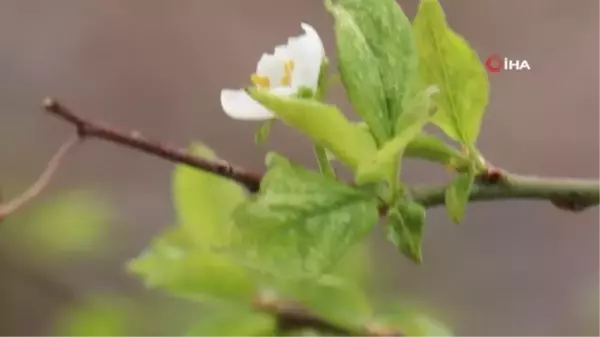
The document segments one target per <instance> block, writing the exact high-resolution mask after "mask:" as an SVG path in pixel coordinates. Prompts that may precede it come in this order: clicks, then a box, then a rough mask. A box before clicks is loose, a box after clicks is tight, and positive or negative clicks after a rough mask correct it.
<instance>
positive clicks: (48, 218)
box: [3, 190, 115, 261]
mask: <svg viewBox="0 0 600 337" xmlns="http://www.w3.org/2000/svg"><path fill="white" fill-rule="evenodd" d="M112 206H113V205H111V204H110V203H108V202H107V201H106V200H104V199H103V198H101V197H100V196H98V195H95V194H93V193H90V192H86V191H77V190H73V191H65V192H61V193H59V194H57V195H55V196H53V197H51V198H49V199H48V200H46V201H44V202H43V203H42V204H41V205H39V206H37V207H36V208H33V209H32V210H31V212H30V213H26V215H25V216H24V217H23V218H22V220H23V221H16V222H7V223H6V224H5V225H6V226H5V227H3V228H5V230H6V231H7V232H6V235H7V236H10V240H13V241H14V242H17V243H18V244H19V246H20V247H22V248H24V249H26V250H27V251H28V254H30V255H33V256H34V257H35V258H38V259H41V260H54V261H58V260H63V259H69V260H71V259H73V258H83V259H86V258H89V257H90V256H93V255H96V254H99V253H103V252H105V248H106V247H107V240H108V234H109V230H110V224H111V222H112V221H113V220H114V215H115V211H114V209H113V207H112Z"/></svg>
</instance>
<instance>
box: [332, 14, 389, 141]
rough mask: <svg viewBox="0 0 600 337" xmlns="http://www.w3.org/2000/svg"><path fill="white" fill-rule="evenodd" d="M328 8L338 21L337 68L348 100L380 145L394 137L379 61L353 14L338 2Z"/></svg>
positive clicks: (336, 34) (336, 22) (336, 23)
mask: <svg viewBox="0 0 600 337" xmlns="http://www.w3.org/2000/svg"><path fill="white" fill-rule="evenodd" d="M329 11H330V12H331V14H332V15H333V18H334V20H335V37H336V45H337V52H338V67H339V72H340V75H341V78H342V82H343V83H344V87H345V88H346V92H347V94H348V99H349V100H350V102H351V103H352V106H353V107H354V110H355V111H356V113H358V114H359V115H360V116H361V117H362V118H363V120H364V121H365V122H366V123H367V124H368V125H369V127H370V129H371V132H372V133H373V136H374V137H375V139H376V140H377V142H378V143H379V144H381V143H383V142H385V141H386V140H388V139H389V138H390V137H391V135H392V132H391V131H392V130H391V126H390V122H389V117H388V111H387V105H386V100H385V92H384V87H383V83H382V81H381V76H380V68H379V61H378V60H377V58H376V57H375V55H374V54H373V51H372V50H371V49H370V48H369V44H368V43H367V40H366V39H365V36H363V33H362V32H361V30H360V27H359V26H358V25H357V24H356V22H354V18H353V17H352V15H351V14H350V13H349V12H348V11H347V10H346V9H345V8H343V7H341V6H337V5H333V6H331V7H330V8H329Z"/></svg>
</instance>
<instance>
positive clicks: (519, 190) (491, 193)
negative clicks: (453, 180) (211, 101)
mask: <svg viewBox="0 0 600 337" xmlns="http://www.w3.org/2000/svg"><path fill="white" fill-rule="evenodd" d="M44 109H45V110H46V111H47V112H48V113H51V114H53V115H55V116H57V117H59V118H61V119H62V120H64V121H66V122H68V123H71V124H73V125H74V126H75V127H76V128H77V132H78V134H79V136H80V137H82V138H85V137H89V138H98V139H103V140H106V141H109V142H113V143H116V144H119V145H123V146H126V147H130V148H133V149H136V150H139V151H142V152H146V153H149V154H152V155H155V156H158V157H161V158H163V159H166V160H169V161H172V162H176V163H182V164H187V165H189V166H191V167H194V168H197V169H199V170H202V171H207V172H211V173H214V174H216V175H218V176H221V177H224V178H227V179H231V180H234V181H236V182H238V183H240V184H242V185H244V186H245V187H246V188H247V189H248V190H249V191H250V192H252V193H255V192H257V191H258V190H259V187H260V180H261V178H262V175H260V174H256V173H251V172H248V171H245V170H244V169H242V168H239V167H235V166H232V165H231V164H229V163H227V162H225V161H210V160H206V159H204V158H201V157H197V156H194V155H191V154H189V153H188V152H186V151H184V150H180V149H178V148H175V147H173V146H170V145H167V144H164V143H161V142H158V141H155V140H151V139H148V138H146V137H144V136H142V134H140V133H139V132H137V131H121V130H119V129H117V128H115V127H112V126H110V125H107V124H104V123H98V122H95V121H92V120H88V119H85V118H83V117H81V116H79V115H77V114H75V113H74V112H72V111H71V110H70V109H68V108H67V107H66V106H65V105H63V104H61V103H59V102H58V101H56V100H54V99H51V98H46V99H45V100H44ZM412 194H413V197H414V198H415V199H416V200H417V201H418V202H420V203H422V204H423V205H424V206H426V207H429V208H431V207H436V206H441V205H443V204H444V195H445V187H444V186H441V187H432V188H419V189H413V190H412ZM599 195H600V186H599V182H598V181H597V180H593V181H592V180H577V179H553V178H539V177H527V176H519V175H515V174H511V173H508V172H503V171H498V170H494V171H490V172H489V174H487V175H484V176H482V177H479V179H478V181H477V183H476V184H475V186H473V189H472V191H471V197H470V200H471V201H491V200H502V199H536V200H548V201H551V202H552V204H554V205H555V206H557V207H559V208H560V209H564V210H569V211H581V210H583V209H586V208H588V207H592V206H596V205H598V202H599Z"/></svg>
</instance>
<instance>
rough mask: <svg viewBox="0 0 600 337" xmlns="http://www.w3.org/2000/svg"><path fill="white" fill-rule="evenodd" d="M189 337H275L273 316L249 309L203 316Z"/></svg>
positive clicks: (192, 328)
mask: <svg viewBox="0 0 600 337" xmlns="http://www.w3.org/2000/svg"><path fill="white" fill-rule="evenodd" d="M203 316H204V317H203V318H202V320H201V321H200V322H199V323H197V324H195V325H194V326H192V327H191V328H190V329H189V331H188V332H187V334H186V335H187V336H275V335H276V334H275V329H276V323H277V322H276V320H275V317H273V315H269V314H267V313H262V312H256V311H252V310H249V309H245V310H244V309H241V308H239V309H238V308H234V309H229V308H228V310H224V311H220V312H217V313H214V312H213V313H209V314H207V315H203Z"/></svg>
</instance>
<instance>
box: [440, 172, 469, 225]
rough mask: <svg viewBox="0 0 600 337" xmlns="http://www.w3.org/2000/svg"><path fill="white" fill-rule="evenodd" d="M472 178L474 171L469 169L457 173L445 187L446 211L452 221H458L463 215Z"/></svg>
mask: <svg viewBox="0 0 600 337" xmlns="http://www.w3.org/2000/svg"><path fill="white" fill-rule="evenodd" d="M474 180H475V172H474V170H473V169H471V170H469V171H468V172H464V173H461V174H459V175H458V176H457V177H456V178H454V180H453V181H452V182H451V183H450V186H448V188H446V195H445V202H446V212H447V213H448V216H449V217H450V219H451V220H452V221H454V223H457V224H458V223H460V222H461V221H462V219H463V218H464V216H465V210H466V208H467V204H468V203H469V195H470V194H471V187H472V186H473V182H474Z"/></svg>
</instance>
